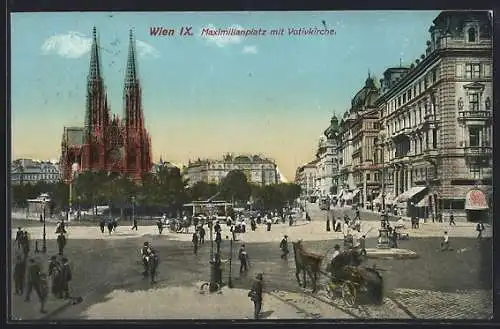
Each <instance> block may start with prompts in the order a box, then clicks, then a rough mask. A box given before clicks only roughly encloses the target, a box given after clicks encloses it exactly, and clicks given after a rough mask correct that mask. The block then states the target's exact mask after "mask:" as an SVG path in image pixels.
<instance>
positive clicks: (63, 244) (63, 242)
mask: <svg viewBox="0 0 500 329" xmlns="http://www.w3.org/2000/svg"><path fill="white" fill-rule="evenodd" d="M57 247H58V249H59V255H62V254H63V252H64V247H66V237H65V236H64V234H62V233H61V234H59V235H58V236H57Z"/></svg>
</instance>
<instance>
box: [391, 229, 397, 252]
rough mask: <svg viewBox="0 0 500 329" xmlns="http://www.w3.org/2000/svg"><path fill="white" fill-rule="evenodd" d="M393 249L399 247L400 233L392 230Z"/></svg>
mask: <svg viewBox="0 0 500 329" xmlns="http://www.w3.org/2000/svg"><path fill="white" fill-rule="evenodd" d="M392 247H393V248H397V247H398V233H397V232H396V230H392Z"/></svg>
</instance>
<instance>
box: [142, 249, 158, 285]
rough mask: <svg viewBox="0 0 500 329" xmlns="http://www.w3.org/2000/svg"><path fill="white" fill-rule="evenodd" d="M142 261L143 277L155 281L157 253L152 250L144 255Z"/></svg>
mask: <svg viewBox="0 0 500 329" xmlns="http://www.w3.org/2000/svg"><path fill="white" fill-rule="evenodd" d="M144 259H145V262H144V272H142V274H143V276H144V278H147V277H148V276H149V278H150V279H151V281H150V282H151V283H155V282H156V281H155V278H156V271H157V269H158V262H159V259H158V255H157V254H156V253H155V252H154V253H152V254H151V255H150V256H146V257H145V258H144Z"/></svg>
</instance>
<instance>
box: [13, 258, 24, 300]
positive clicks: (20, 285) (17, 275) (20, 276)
mask: <svg viewBox="0 0 500 329" xmlns="http://www.w3.org/2000/svg"><path fill="white" fill-rule="evenodd" d="M25 276H26V258H24V257H23V255H21V254H20V253H18V254H17V255H16V264H15V265H14V287H15V292H16V295H20V296H22V295H23V294H24V279H25Z"/></svg>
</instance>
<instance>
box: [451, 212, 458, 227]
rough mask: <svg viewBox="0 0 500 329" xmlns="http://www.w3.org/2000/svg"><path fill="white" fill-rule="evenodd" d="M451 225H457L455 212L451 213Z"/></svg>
mask: <svg viewBox="0 0 500 329" xmlns="http://www.w3.org/2000/svg"><path fill="white" fill-rule="evenodd" d="M451 225H453V226H457V224H456V223H455V217H453V214H451V215H450V226H451Z"/></svg>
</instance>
